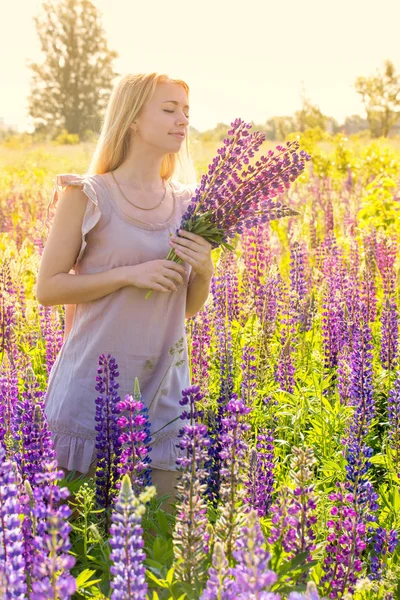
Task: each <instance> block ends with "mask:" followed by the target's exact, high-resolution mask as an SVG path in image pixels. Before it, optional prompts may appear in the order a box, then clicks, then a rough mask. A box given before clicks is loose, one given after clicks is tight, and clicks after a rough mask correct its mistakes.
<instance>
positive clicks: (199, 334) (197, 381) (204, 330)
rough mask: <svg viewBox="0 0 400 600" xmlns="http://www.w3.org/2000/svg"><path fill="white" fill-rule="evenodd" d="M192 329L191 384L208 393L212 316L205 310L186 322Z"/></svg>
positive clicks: (190, 335) (190, 345)
mask: <svg viewBox="0 0 400 600" xmlns="http://www.w3.org/2000/svg"><path fill="white" fill-rule="evenodd" d="M186 325H187V327H188V328H189V329H190V334H189V337H190V341H191V343H190V344H189V347H190V365H191V382H192V384H193V385H198V386H199V387H200V390H201V391H202V393H205V392H206V391H207V386H208V380H209V378H208V373H209V368H210V363H209V352H210V346H211V329H210V314H209V311H208V310H207V308H205V307H204V308H203V309H202V310H201V311H200V312H198V313H197V314H196V315H194V317H191V318H190V319H187V320H186Z"/></svg>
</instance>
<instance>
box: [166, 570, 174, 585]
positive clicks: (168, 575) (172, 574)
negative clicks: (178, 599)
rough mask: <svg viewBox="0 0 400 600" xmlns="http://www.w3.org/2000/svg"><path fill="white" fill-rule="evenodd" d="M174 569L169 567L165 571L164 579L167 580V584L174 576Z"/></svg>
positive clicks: (170, 582)
mask: <svg viewBox="0 0 400 600" xmlns="http://www.w3.org/2000/svg"><path fill="white" fill-rule="evenodd" d="M174 571H175V568H174V567H171V568H170V570H169V571H168V573H167V577H166V581H168V583H169V585H171V584H172V580H173V578H174Z"/></svg>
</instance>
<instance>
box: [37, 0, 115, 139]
mask: <svg viewBox="0 0 400 600" xmlns="http://www.w3.org/2000/svg"><path fill="white" fill-rule="evenodd" d="M42 6H43V9H44V15H43V17H42V18H39V17H34V22H35V25H36V29H37V33H38V36H39V39H40V43H41V49H42V52H43V54H44V62H43V63H42V64H37V63H32V62H31V63H28V67H29V68H30V69H31V70H32V71H33V77H32V83H31V93H30V96H29V98H28V103H29V115H30V116H31V117H32V120H33V122H34V127H35V132H36V131H37V132H40V133H41V134H43V132H46V133H50V134H51V135H53V136H55V135H57V134H58V133H59V132H60V131H62V130H64V129H66V130H67V131H68V133H72V134H78V135H79V136H80V137H84V135H83V134H84V132H85V131H96V130H97V129H98V126H99V123H100V121H101V119H102V117H103V111H104V109H105V107H106V105H107V101H108V98H109V94H110V91H111V89H112V87H113V79H114V78H115V77H116V76H118V75H120V74H119V73H115V72H114V71H113V69H112V66H111V64H112V61H113V60H114V59H115V58H117V57H118V53H117V52H115V51H112V50H109V49H108V47H107V40H106V37H105V32H104V29H103V27H102V25H101V23H100V18H99V11H98V9H97V8H96V7H95V6H94V5H93V4H92V3H91V2H89V0H50V1H47V2H43V5H42Z"/></svg>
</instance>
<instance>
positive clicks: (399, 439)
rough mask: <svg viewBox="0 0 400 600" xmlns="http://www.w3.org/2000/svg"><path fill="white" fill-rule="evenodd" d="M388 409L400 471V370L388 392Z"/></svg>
mask: <svg viewBox="0 0 400 600" xmlns="http://www.w3.org/2000/svg"><path fill="white" fill-rule="evenodd" d="M387 410H388V420H389V429H388V433H389V440H390V445H391V447H392V449H393V453H394V460H395V463H396V467H397V470H398V471H400V372H399V373H398V374H397V378H396V380H395V382H394V384H393V387H392V389H391V390H390V392H389V394H388V400H387ZM399 477H400V473H399Z"/></svg>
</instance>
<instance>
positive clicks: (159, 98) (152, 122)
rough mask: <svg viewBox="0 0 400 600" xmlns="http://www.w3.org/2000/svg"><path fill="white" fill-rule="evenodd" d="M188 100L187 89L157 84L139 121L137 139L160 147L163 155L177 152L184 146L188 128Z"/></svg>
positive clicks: (175, 85)
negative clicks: (178, 133) (180, 134)
mask: <svg viewBox="0 0 400 600" xmlns="http://www.w3.org/2000/svg"><path fill="white" fill-rule="evenodd" d="M188 104H189V102H188V98H187V95H186V92H185V90H184V88H183V87H182V86H181V85H179V84H177V83H159V84H157V87H156V90H155V92H154V96H153V98H152V99H151V100H150V102H148V103H147V104H146V105H145V106H144V107H143V108H142V111H141V113H140V116H138V117H137V118H136V123H137V130H136V134H135V139H136V138H139V139H141V141H143V142H145V143H147V144H150V145H152V146H156V147H158V148H160V149H161V150H162V151H163V152H178V151H179V150H180V148H181V145H182V144H183V143H184V139H185V138H184V137H178V136H176V135H172V134H173V133H177V132H180V133H183V134H184V135H185V136H186V135H187V129H188V126H189V106H188Z"/></svg>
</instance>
